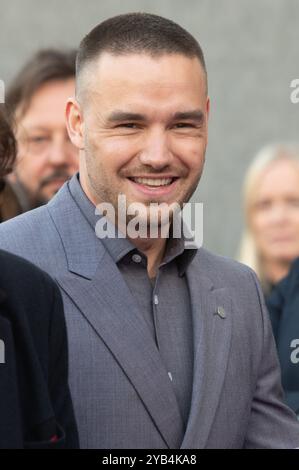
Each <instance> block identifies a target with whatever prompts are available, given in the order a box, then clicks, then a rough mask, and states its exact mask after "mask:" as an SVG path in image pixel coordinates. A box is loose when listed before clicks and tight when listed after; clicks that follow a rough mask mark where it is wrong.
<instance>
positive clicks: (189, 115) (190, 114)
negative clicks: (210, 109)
mask: <svg viewBox="0 0 299 470" xmlns="http://www.w3.org/2000/svg"><path fill="white" fill-rule="evenodd" d="M173 120H174V121H187V120H190V121H197V122H198V123H202V122H203V121H204V113H203V112H202V111H200V110H197V109H196V110H194V111H184V112H179V113H175V114H174V115H173Z"/></svg>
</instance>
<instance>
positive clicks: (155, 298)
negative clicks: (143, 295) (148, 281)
mask: <svg viewBox="0 0 299 470" xmlns="http://www.w3.org/2000/svg"><path fill="white" fill-rule="evenodd" d="M158 303H159V298H158V296H157V294H155V295H154V304H155V305H158Z"/></svg>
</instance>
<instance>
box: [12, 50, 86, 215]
mask: <svg viewBox="0 0 299 470" xmlns="http://www.w3.org/2000/svg"><path fill="white" fill-rule="evenodd" d="M75 58H76V52H75V51H74V50H69V51H60V50H55V49H47V50H41V51H39V52H37V53H36V54H35V55H34V56H33V57H32V59H31V60H30V61H29V62H27V63H26V64H25V66H24V67H23V68H22V70H21V71H20V73H19V74H18V75H17V76H16V78H15V79H14V81H13V82H12V83H11V86H10V87H9V89H8V91H7V96H6V109H7V113H8V117H9V121H10V123H11V124H12V125H13V126H14V130H15V135H16V140H17V145H18V152H17V161H16V165H15V168H14V171H13V173H12V174H11V175H9V176H8V178H7V184H8V185H10V186H11V189H12V190H13V191H14V192H15V194H16V196H17V198H18V200H19V204H20V206H21V211H22V212H25V211H27V210H30V209H33V208H35V207H38V206H40V205H43V204H45V203H46V202H48V201H49V199H51V198H52V196H53V195H54V194H55V193H56V192H57V191H58V190H59V188H60V187H61V186H62V184H63V183H64V182H65V181H66V180H67V179H69V178H70V177H71V176H72V175H73V174H74V173H75V172H76V171H77V169H78V152H77V149H75V147H74V146H73V144H72V143H71V141H70V139H69V137H68V134H67V130H66V126H65V104H66V101H67V98H69V97H70V96H72V95H74V93H75V80H74V76H75ZM6 218H9V217H6Z"/></svg>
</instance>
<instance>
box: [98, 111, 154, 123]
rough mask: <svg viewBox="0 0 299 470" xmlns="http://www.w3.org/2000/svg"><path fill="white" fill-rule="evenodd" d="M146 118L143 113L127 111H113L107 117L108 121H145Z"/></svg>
mask: <svg viewBox="0 0 299 470" xmlns="http://www.w3.org/2000/svg"><path fill="white" fill-rule="evenodd" d="M145 120H146V118H145V116H143V114H138V113H129V112H127V111H113V112H112V113H111V114H110V115H109V116H108V118H107V121H108V122H122V121H145Z"/></svg>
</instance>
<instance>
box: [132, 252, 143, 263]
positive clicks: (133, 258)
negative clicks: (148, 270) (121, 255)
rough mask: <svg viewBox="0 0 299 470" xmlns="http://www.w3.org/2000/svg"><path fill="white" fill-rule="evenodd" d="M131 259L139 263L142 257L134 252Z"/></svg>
mask: <svg viewBox="0 0 299 470" xmlns="http://www.w3.org/2000/svg"><path fill="white" fill-rule="evenodd" d="M132 260H133V261H134V263H140V262H141V260H142V258H141V256H140V255H137V254H136V253H135V254H134V255H133V256H132Z"/></svg>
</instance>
